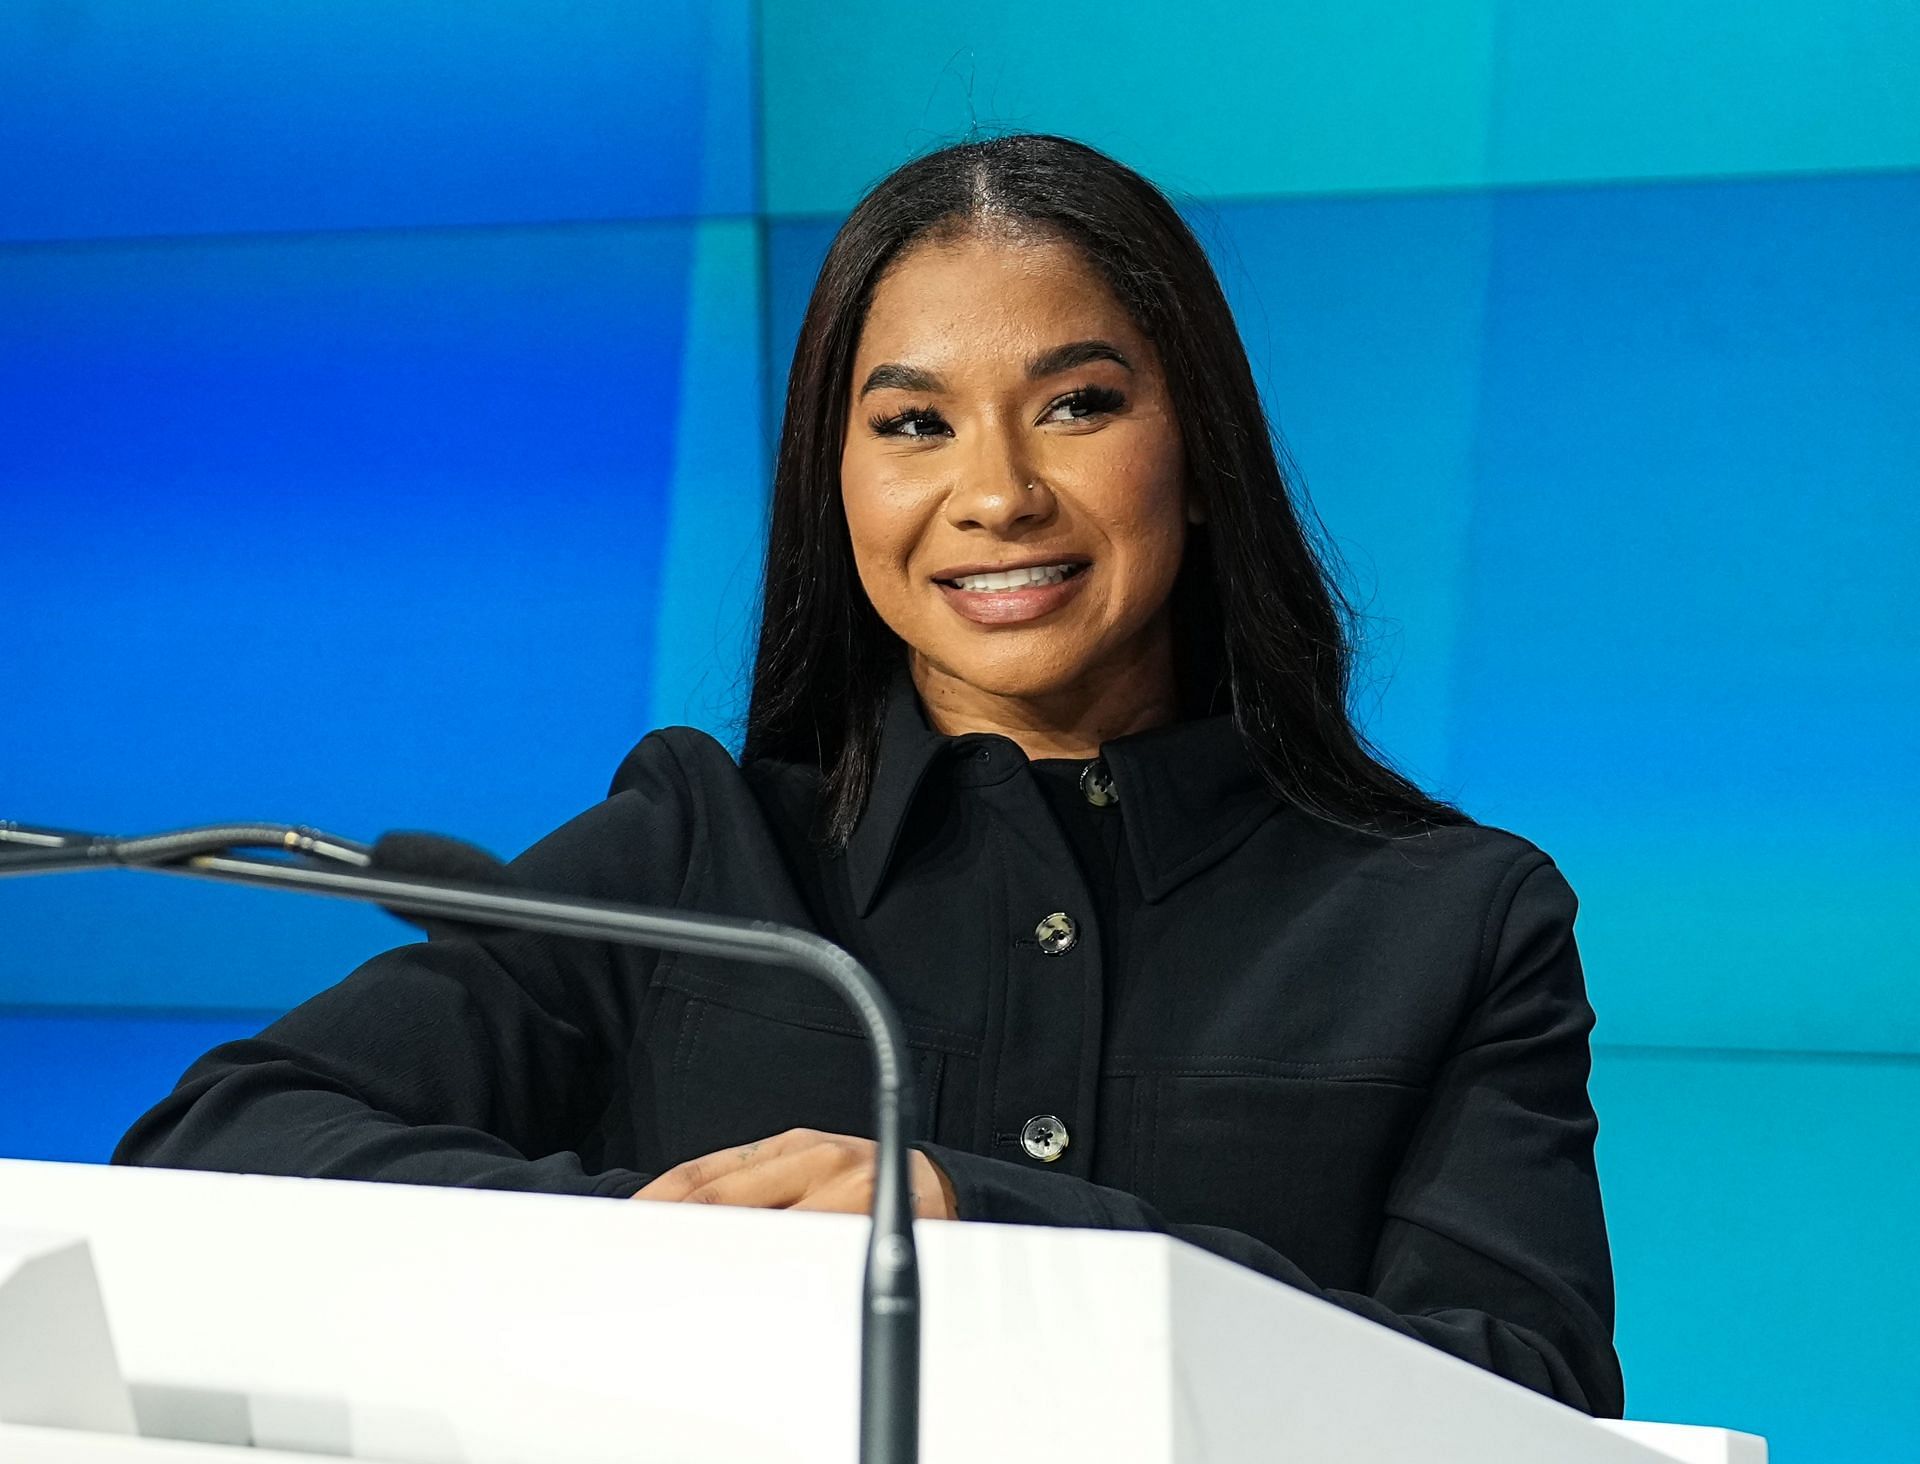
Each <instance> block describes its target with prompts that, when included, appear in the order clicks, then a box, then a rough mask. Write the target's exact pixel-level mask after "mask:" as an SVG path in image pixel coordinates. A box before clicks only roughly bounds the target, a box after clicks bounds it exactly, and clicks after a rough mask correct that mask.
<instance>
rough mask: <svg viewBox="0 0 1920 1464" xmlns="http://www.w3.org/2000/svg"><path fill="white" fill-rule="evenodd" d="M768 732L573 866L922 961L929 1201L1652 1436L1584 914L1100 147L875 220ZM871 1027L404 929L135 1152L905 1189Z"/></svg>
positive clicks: (813, 316)
mask: <svg viewBox="0 0 1920 1464" xmlns="http://www.w3.org/2000/svg"><path fill="white" fill-rule="evenodd" d="M763 594H764V604H763V609H762V620H761V633H760V640H759V645H758V648H757V650H756V655H755V664H754V679H753V695H752V701H751V705H750V707H749V710H748V721H747V735H746V740H745V747H744V749H743V752H742V754H741V757H740V759H739V761H738V762H737V763H736V762H735V760H734V759H733V758H732V757H730V756H729V755H728V753H727V751H726V750H725V749H724V748H723V747H722V746H721V745H720V744H719V743H718V742H717V741H715V740H714V739H713V738H711V737H709V736H707V735H706V734H705V733H702V732H698V731H695V730H693V729H691V728H685V727H670V728H664V729H662V730H660V731H657V732H654V733H651V734H650V735H648V736H647V737H646V738H644V739H643V740H642V741H641V742H640V744H639V745H638V746H637V747H636V748H634V749H633V751H632V752H631V753H630V754H629V755H628V757H627V759H626V761H625V762H624V763H623V764H622V766H621V768H620V771H619V773H618V774H617V776H616V777H615V780H614V784H613V789H612V792H611V794H610V796H609V797H608V799H607V800H606V801H605V802H604V803H602V804H600V805H599V806H598V807H596V808H594V809H591V810H589V811H588V812H587V813H585V814H583V815H581V816H580V817H579V818H578V819H576V820H574V821H573V822H572V823H569V824H568V825H566V826H565V827H564V828H562V829H560V830H559V831H557V832H556V833H554V834H553V835H551V836H550V837H549V838H547V839H545V840H543V841H542V842H541V843H540V844H538V845H536V846H535V847H534V848H533V849H531V850H529V851H528V852H527V853H526V854H524V855H522V856H521V858H520V859H519V860H517V861H516V862H515V866H514V868H515V870H516V872H517V874H518V875H519V877H520V878H521V879H522V880H523V881H525V882H526V883H527V884H528V885H530V886H532V887H534V888H539V889H550V890H559V891H565V892H569V893H576V894H583V895H590V896H597V897H599V898H603V899H613V900H623V901H629V902H632V903H636V904H643V905H654V906H667V907H674V906H678V907H681V908H686V909H694V910H701V911H707V912H712V913H717V914H724V915H733V916H738V917H743V918H752V919H760V920H772V921H778V922H780V923H783V924H788V925H795V926H801V927H804V928H806V929H808V930H813V931H817V932H819V933H820V934H822V935H824V936H826V937H828V938H830V939H832V940H834V941H836V942H838V943H839V944H841V945H843V946H845V947H847V948H848V949H849V950H852V951H853V952H855V953H856V954H857V955H858V956H860V957H861V959H862V960H863V961H864V962H865V964H866V965H867V966H868V967H869V968H870V969H872V970H874V971H875V972H876V973H878V974H879V976H880V977H881V979H883V980H884V981H885V982H886V984H887V985H888V987H889V990H890V992H891V994H892V996H893V998H894V1001H895V1004H896V1006H897V1007H898V1008H899V1010H900V1012H901V1013H902V1015H903V1018H904V1020H905V1025H906V1028H907V1031H908V1034H909V1037H910V1039H911V1042H912V1045H913V1051H914V1058H915V1085H914V1087H915V1093H914V1096H915V1099H916V1103H915V1106H916V1108H917V1110H918V1128H917V1131H916V1134H915V1143H914V1155H913V1164H914V1205H915V1211H916V1213H917V1214H918V1215H920V1216H921V1217H922V1218H925V1219H960V1220H989V1221H1000V1222H1005V1223H1021V1224H1040V1225H1064V1226H1090V1227H1103V1228H1113V1229H1136V1230H1156V1231H1161V1232H1164V1233H1167V1234H1171V1235H1176V1236H1179V1237H1181V1238H1183V1239H1186V1240H1189V1241H1191V1242H1193V1243H1194V1244H1196V1245H1200V1246H1204V1247H1206V1248H1207V1249H1209V1250H1212V1251H1214V1252H1215V1253H1217V1254H1219V1255H1222V1256H1225V1257H1228V1258H1230V1259H1232V1260H1234V1261H1237V1262H1239V1263H1240V1264H1243V1265H1246V1266H1249V1267H1252V1268H1254V1269H1257V1270H1259V1271H1261V1272H1263V1273H1264V1274H1266V1275H1268V1276H1271V1277H1275V1278H1277V1279H1279V1280H1281V1281H1283V1282H1285V1283H1287V1284H1288V1285H1291V1286H1296V1287H1299V1288H1300V1289H1302V1290H1305V1291H1308V1292H1311V1293H1312V1294H1314V1295H1317V1296H1320V1297H1323V1298H1325V1299H1326V1300H1328V1301H1330V1302H1333V1303H1335V1304H1337V1305H1340V1306H1342V1307H1345V1308H1347V1309H1349V1310H1351V1311H1353V1312H1355V1313H1357V1314H1359V1315H1360V1316H1363V1317H1366V1318H1368V1319H1370V1320H1372V1321H1374V1322H1376V1323H1378V1324H1380V1325H1382V1326H1386V1327H1391V1328H1393V1329H1395V1330H1397V1331H1400V1332H1403V1333H1405V1334H1407V1335H1410V1336H1413V1337H1418V1338H1421V1339H1423V1340H1424V1341H1426V1342H1428V1343H1431V1344H1432V1345H1434V1346H1436V1347H1440V1348H1444V1349H1446V1350H1447V1351H1449V1352H1452V1353H1454V1354H1455V1355H1457V1356H1459V1357H1462V1358H1465V1359H1468V1360H1469V1361H1471V1362H1474V1363H1476V1364H1478V1365H1480V1366H1482V1367H1486V1368H1490V1369H1492V1370H1494V1371H1497V1372H1499V1373H1502V1374H1504V1375H1505V1376H1507V1377H1510V1378H1513V1379H1515V1380H1517V1381H1519V1382H1521V1383H1523V1384H1525V1385H1527V1386H1529V1387H1532V1388H1536V1389H1538V1390H1540V1391H1542V1392H1544V1393H1548V1394H1551V1395H1553V1396H1555V1397H1558V1398H1561V1399H1564V1400H1565V1401H1567V1402H1569V1403H1572V1404H1574V1405H1575V1406H1578V1407H1581V1408H1585V1409H1588V1410H1590V1411H1593V1412H1598V1413H1609V1414H1616V1415H1617V1414H1618V1413H1619V1411H1620V1408H1621V1402H1622V1391H1621V1381H1620V1375H1619V1368H1618V1364H1617V1362H1616V1360H1615V1356H1614V1351H1613V1346H1612V1320H1613V1318H1612V1313H1613V1285H1612V1274H1611V1268H1610V1262H1609V1258H1608V1251H1607V1241H1606V1230H1605V1225H1604V1223H1603V1220H1602V1215H1601V1209H1600V1199H1599V1191H1598V1185H1597V1182H1596V1179H1595V1174H1594V1164H1593V1140H1594V1134H1595V1120H1594V1115H1593V1110H1592V1108H1591V1106H1590V1105H1589V1103H1588V1100H1587V1093H1586V1081H1587V1073H1588V1034H1589V1032H1590V1030H1591V1028H1592V1025H1593V1013H1592V1010H1591V1008H1590V1007H1589V1006H1588V1004H1587V999H1586V994H1585V985H1584V980H1583V977H1582V973H1581V967H1580V959H1579V955H1578V953H1577V951H1576V949H1575V946H1574V942H1573V933H1572V927H1573V916H1574V899H1573V895H1572V892H1571V891H1570V890H1569V889H1568V888H1567V885H1566V882H1565V881H1564V880H1563V879H1562V878H1561V876H1560V874H1559V871H1558V870H1557V869H1556V868H1555V867H1554V865H1553V863H1552V861H1551V860H1549V859H1548V858H1547V856H1546V855H1545V854H1543V853H1542V852H1541V851H1540V850H1538V849H1536V848H1535V847H1534V846H1533V845H1531V844H1529V843H1527V842H1526V841H1525V840H1523V839H1520V838H1517V837H1515V836H1514V835H1511V834H1507V833H1503V832H1501V831H1499V830H1495V829H1490V828H1484V827H1481V826H1479V825H1477V824H1474V823H1472V822H1471V821H1470V820H1468V819H1466V818H1465V817H1464V816H1463V815H1462V814H1461V813H1459V812H1458V811H1457V810H1455V809H1453V808H1451V807H1449V806H1448V805H1446V804H1444V803H1442V802H1439V801H1438V800H1435V799H1433V798H1431V797H1429V796H1428V795H1427V794H1425V793H1423V792H1422V791H1421V790H1419V789H1418V788H1416V787H1414V786H1413V785H1412V784H1411V783H1409V782H1408V781H1407V780H1406V779H1404V778H1402V777H1401V776H1400V775H1399V774H1397V773H1396V772H1394V771H1393V770H1392V769H1391V768H1390V767H1389V766H1387V764H1386V763H1385V762H1384V761H1383V760H1382V759H1381V758H1379V757H1378V756H1377V755H1376V754H1375V753H1374V752H1373V751H1372V750H1371V749H1370V748H1369V747H1368V746H1367V744H1366V742H1365V741H1364V739H1363V738H1361V736H1360V735H1359V734H1358V733H1357V732H1356V730H1355V729H1354V726H1353V723H1352V721H1351V718H1350V717H1349V715H1348V711H1347V705H1346V692H1347V679H1348V672H1349V651H1348V639H1347V633H1346V623H1345V618H1344V606H1343V605H1342V604H1341V602H1340V599H1339V596H1338V593H1337V591H1336V590H1335V588H1334V586H1333V583H1332V581H1331V579H1330V577H1329V576H1328V574H1327V572H1326V570H1325V567H1324V566H1323V565H1322V564H1321V562H1320V560H1319V559H1318V557H1317V556H1316V554H1315V552H1314V550H1313V547H1312V545H1311V542H1310V541H1309V539H1308V538H1307V536H1306V535H1305V534H1304V533H1303V531H1302V529H1301V524H1300V519H1299V516H1298V514H1297V513H1296V511H1295V508H1294V505H1293V502H1292V500H1291V496H1290V493H1289V490H1288V486H1287V484H1286V481H1285V480H1284V478H1283V477H1282V475H1281V472H1280V468H1279V464H1278V461H1277V458H1276V454H1275V451H1274V446H1273V443H1272V441H1271V439H1270V436H1269V434H1268V431H1267V427H1266V422H1265V418H1264V415H1263V413H1262V409H1261V404H1260V400H1259V397H1258V394H1257V393H1256V391H1255V389H1254V386H1253V380H1252V376H1251V373H1250V372H1249V371H1248V368H1247V362H1246V357H1245V353H1244V351H1243V350H1242V348H1241V345H1240V341H1239V337H1238V335H1237V333H1236V331H1235V329H1234V325H1233V320H1232V317H1231V315H1230V314H1229V312H1228V310H1227V306H1226V303H1225V300H1224V299H1223V298H1222V296H1221V294H1220V290H1219V286H1218V284H1217V283H1216V281H1215V279H1214V277H1213V274H1212V271H1211V269H1210V268H1209V266H1208V264H1207V261H1206V257H1205V255H1204V253H1203V252H1202V251H1201V249H1200V246H1199V245H1198V243H1197V242H1196V241H1195V239H1194V238H1193V235H1192V234H1191V232H1190V231H1189V230H1188V229H1187V228H1186V226H1185V225H1184V224H1183V223H1182V222H1181V220H1180V217H1179V215H1178V213H1177V212H1176V211H1175V210H1174V209H1173V208H1172V206H1171V205H1170V204H1169V203H1168V202H1167V200H1166V199H1165V198H1164V197H1162V196H1161V194H1160V193H1159V192H1158V191H1157V190H1156V189H1154V187H1153V186H1152V185H1151V184H1149V183H1148V182H1147V181H1146V180H1145V179H1143V178H1141V177H1140V176H1139V175H1138V174H1136V173H1133V172H1131V171H1130V170H1128V169H1126V168H1124V167H1122V166H1121V165H1120V164H1118V163H1116V162H1114V161H1113V160H1111V159H1109V158H1106V157H1104V156H1102V155H1101V154H1099V153H1096V152H1094V151H1092V150H1091V149H1088V148H1085V147H1082V146H1080V145H1079V144H1076V143H1072V142H1068V141H1065V140H1063V139H1060V138H1053V137H1009V138H1002V139H998V140H994V141H987V142H977V143H968V144H965V145H962V146H959V147H954V148H948V149H945V150H943V151H941V152H937V153H934V154H932V155H930V156H928V157H925V158H922V159H919V160H918V161H916V162H913V163H910V164H909V165H907V166H906V167H904V168H902V169H900V170H899V171H898V172H896V173H895V174H893V175H892V176H891V177H889V178H887V179H886V180H884V181H883V182H882V183H881V184H880V185H879V186H878V187H877V188H876V189H875V190H874V191H873V193H872V194H870V195H869V196H868V197H867V198H866V199H865V200H864V201H863V202H862V203H861V204H860V206H859V207H858V208H857V209H856V210H855V211H854V213H853V215H852V216H851V217H850V218H849V220H848V221H847V223H846V225H845V226H844V228H842V230H841V231H840V233H839V236H838V237H837V238H836V240H835V242H834V244H833V247H832V249H831V250H830V251H829V253H828V255H827V259H826V262H825V263H824V265H823V266H822V268H821V273H820V278H819V281H818V283H817V285H816V287H815V291H814V295H813V299H812V303H811V305H810V307H809V309H808V312H807V316H806V320H805V323H804V325H803V327H802V330H801V335H800V340H799V344H798V347H797V349H796V351H795V355H794V363H793V370H792V373H791V377H790V381H789V393H788V401H787V411H786V418H785V422H784V425H783V428H782V434H781V443H780V454H779V460H778V464H777V468H776V473H775V482H774V494H773V506H772V515H771V528H770V534H769V539H768V544H767V558H766V572H765V579H764V585H763ZM867 1098H868V1077H867V1066H866V1060H865V1053H864V1050H863V1046H862V1043H861V1041H860V1037H859V1033H858V1031H857V1029H856V1028H855V1027H854V1025H853V1024H852V1022H851V1021H850V1020H849V1019H848V1016H847V1014H846V1013H845V1012H843V1011H841V1010H840V1009H839V1008H838V1006H837V1005H836V1004H835V1002H834V1001H833V1000H832V999H831V998H830V997H828V996H824V995H819V994H816V993H815V992H813V991H812V990H809V989H796V988H795V986H794V984H793V983H792V982H791V981H790V980H788V979H786V978H785V977H784V976H782V975H781V974H780V973H777V972H773V971H769V970H768V969H766V968H763V967H758V966H752V965H748V964H745V963H741V962H736V961H729V960H725V959H721V958H717V957H702V956H691V955H654V954H652V953H648V952H644V951H640V950H637V949H633V948H629V947H620V948H618V949H614V948H609V947H605V946H600V945H597V944H594V943H590V942H584V941H571V940H561V939H556V938H544V937H536V936H531V935H498V936H467V935H449V936H446V937H444V938H438V937H437V938H436V939H434V940H433V941H431V942H429V943H428V944H426V945H422V946H414V947H409V948H406V949H403V950H399V951H394V952H390V953H389V954H387V955H385V956H382V957H379V958H377V959H376V960H374V961H372V962H370V963H368V964H367V965H366V966H364V967H362V968H361V969H360V970H358V971H356V972H354V973H353V974H352V975H351V976H349V977H348V978H347V979H346V980H345V981H343V982H341V983H340V984H339V985H338V986H336V987H334V988H332V989H330V990H328V991H326V992H322V993H321V994H320V995H319V996H316V997H315V998H313V999H312V1000H311V1001H309V1002H307V1003H305V1004H304V1005H302V1006H301V1007H299V1008H297V1009H296V1010H294V1011H292V1012H290V1013H288V1014H287V1016H285V1017H283V1018H282V1019H281V1020H279V1021H278V1022H276V1023H274V1024H273V1025H272V1026H271V1027H269V1028H268V1029H267V1030H266V1031H264V1032H262V1033H261V1034H260V1035H259V1036H258V1037H256V1038H252V1039H248V1040H246V1041H243V1042H236V1043H229V1044H227V1045H225V1046H223V1047H220V1048H216V1049H215V1050H214V1051H212V1052H210V1053H208V1054H207V1055H206V1056H205V1057H204V1058H202V1059H201V1060H200V1061H199V1062H197V1063H196V1064H195V1065H194V1066H193V1067H192V1068H191V1069H189V1070H188V1072H187V1074H186V1075H185V1077H184V1078H183V1079H182V1080H181V1082H180V1084H179V1086H178V1087H177V1088H176V1089H175V1090H174V1092H173V1094H172V1095H171V1096H169V1097H168V1098H167V1099H165V1100H164V1101H163V1102H162V1103H160V1104H159V1105H158V1106H157V1107H156V1108H155V1109H153V1110H152V1112H150V1113H149V1114H147V1115H146V1116H145V1117H144V1118H142V1119H141V1120H140V1122H139V1123H137V1124H136V1125H135V1126H134V1128H133V1130H132V1131H130V1132H129V1133H128V1135H127V1137H126V1138H125V1140H124V1141H123V1142H122V1145H121V1148H120V1150H119V1151H118V1152H117V1154H116V1156H115V1157H116V1160H118V1161H119V1162H131V1163H148V1164H178V1165H188V1166H193V1167H203V1168H220V1169H250V1170H264V1171H267V1172H276V1173H293V1174H316V1175H328V1176H341V1177H351V1178H366V1179H387V1180H401V1181H408V1182H414V1183H430V1184H464V1185H483V1186H490V1187H503V1188H521V1189H545V1190H558V1191H564V1192H571V1193H578V1194H588V1195H601V1196H621V1197H632V1198H635V1199H640V1200H646V1201H669V1202H690V1203H712V1204H735V1205H754V1206H763V1207H768V1208H780V1209H802V1210H804V1209H822V1210H859V1209H864V1208H865V1207H866V1206H867V1204H868V1203H869V1200H870V1197H871V1193H872V1181H873V1145H872V1143H871V1142H870V1140H869V1139H868V1138H867V1137H866V1130H865V1127H864V1125H865V1124H866V1122H867Z"/></svg>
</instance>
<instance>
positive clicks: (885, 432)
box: [870, 408, 947, 438]
mask: <svg viewBox="0 0 1920 1464" xmlns="http://www.w3.org/2000/svg"><path fill="white" fill-rule="evenodd" d="M870 425H871V426H872V427H873V430H874V432H875V433H876V434H877V435H879V436H881V437H908V438H921V437H937V436H939V435H940V434H941V433H942V432H945V431H946V430H947V424H946V423H945V422H944V421H942V420H941V417H940V414H939V413H938V412H935V411H931V410H928V409H926V408H910V409H908V410H907V411H904V412H895V413H894V414H893V415H892V416H891V417H875V418H873V419H872V422H871V424H870Z"/></svg>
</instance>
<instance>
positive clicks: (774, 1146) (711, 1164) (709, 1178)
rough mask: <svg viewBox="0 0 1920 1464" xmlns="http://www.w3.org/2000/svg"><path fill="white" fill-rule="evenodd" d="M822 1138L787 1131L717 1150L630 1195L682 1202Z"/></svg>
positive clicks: (676, 1167)
mask: <svg viewBox="0 0 1920 1464" xmlns="http://www.w3.org/2000/svg"><path fill="white" fill-rule="evenodd" d="M823 1137H825V1135H822V1134H819V1133H816V1132H815V1131H814V1130H812V1129H788V1130H787V1131H786V1132H785V1133H778V1134H774V1135H773V1136H772V1137H770V1138H765V1139H755V1140H754V1141H753V1142H752V1143H750V1144H742V1145H740V1146H739V1147H738V1148H733V1149H716V1150H714V1152H713V1153H711V1154H702V1155H701V1156H700V1157H699V1158H697V1159H688V1160H685V1161H683V1162H681V1163H679V1164H676V1165H674V1166H673V1168H671V1169H668V1170H666V1171H664V1172H663V1173H661V1174H659V1175H657V1176H655V1177H654V1178H653V1179H651V1180H649V1181H648V1182H647V1183H646V1184H644V1185H642V1186H641V1187H640V1188H639V1189H637V1190H635V1191H634V1193H633V1198H634V1199H636V1200H673V1201H679V1200H684V1199H686V1197H687V1196H688V1195H690V1194H692V1193H693V1192H694V1191H695V1190H697V1189H699V1188H700V1187H701V1186H702V1185H705V1184H710V1183H712V1182H713V1181H714V1180H716V1179H718V1178H719V1177H720V1176H722V1175H724V1174H730V1173H732V1172H734V1171H735V1170H738V1169H741V1168H743V1167H745V1166H748V1165H751V1164H757V1163H759V1162H761V1161H762V1160H765V1159H771V1158H774V1157H776V1156H778V1155H780V1154H783V1153H787V1152H790V1151H791V1150H793V1149H795V1148H799V1147H803V1146H805V1145H807V1144H809V1143H811V1142H814V1141H817V1140H819V1139H821V1138H823Z"/></svg>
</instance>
